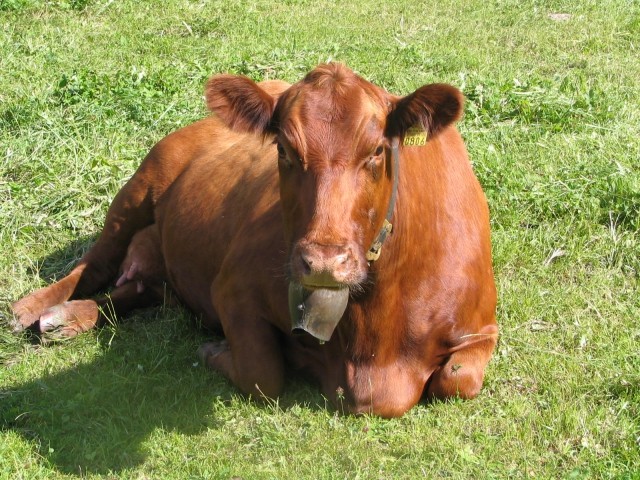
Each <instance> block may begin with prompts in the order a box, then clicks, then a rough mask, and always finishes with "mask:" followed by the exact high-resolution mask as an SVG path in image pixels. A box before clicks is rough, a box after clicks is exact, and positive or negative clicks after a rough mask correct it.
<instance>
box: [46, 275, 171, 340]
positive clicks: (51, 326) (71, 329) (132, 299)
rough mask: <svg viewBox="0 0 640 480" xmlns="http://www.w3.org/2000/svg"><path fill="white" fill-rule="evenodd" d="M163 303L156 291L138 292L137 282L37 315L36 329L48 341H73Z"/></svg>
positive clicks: (69, 302)
mask: <svg viewBox="0 0 640 480" xmlns="http://www.w3.org/2000/svg"><path fill="white" fill-rule="evenodd" d="M162 300H163V294H162V292H160V291H159V289H155V288H144V289H141V288H140V287H139V285H138V283H137V282H129V283H126V284H124V285H122V286H121V287H118V288H116V289H114V290H113V291H112V292H111V293H110V294H109V295H103V296H101V297H99V298H97V299H95V300H93V299H92V300H72V301H68V302H63V303H60V304H58V305H54V306H52V307H49V308H47V309H46V310H44V312H42V314H41V315H40V317H39V322H38V327H39V330H40V331H41V332H42V333H43V334H45V338H48V339H57V338H65V337H73V336H75V335H78V334H79V333H82V332H86V331H87V330H90V329H92V328H95V327H99V326H102V325H104V324H106V323H107V322H112V321H114V320H115V319H116V318H117V317H121V316H122V315H124V314H126V313H127V312H129V311H131V310H134V309H136V308H144V307H150V306H153V305H157V304H159V303H160V302H161V301H162Z"/></svg>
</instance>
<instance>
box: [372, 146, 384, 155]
mask: <svg viewBox="0 0 640 480" xmlns="http://www.w3.org/2000/svg"><path fill="white" fill-rule="evenodd" d="M382 152H384V147H383V146H382V145H379V146H378V148H376V151H375V152H373V156H374V157H379V156H380V155H382Z"/></svg>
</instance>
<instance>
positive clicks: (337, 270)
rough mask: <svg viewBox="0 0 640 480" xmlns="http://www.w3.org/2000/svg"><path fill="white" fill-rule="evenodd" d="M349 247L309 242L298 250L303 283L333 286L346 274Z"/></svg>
mask: <svg viewBox="0 0 640 480" xmlns="http://www.w3.org/2000/svg"><path fill="white" fill-rule="evenodd" d="M350 257H351V255H350V253H349V249H348V248H347V247H346V246H344V245H319V244H310V245H307V246H305V247H304V248H301V249H300V251H299V259H300V262H299V264H300V274H301V276H302V280H303V282H304V283H305V284H308V285H310V286H318V287H323V286H324V287H335V286H336V285H338V284H341V283H344V282H345V280H346V276H347V274H348V266H349V263H350V262H349V259H350Z"/></svg>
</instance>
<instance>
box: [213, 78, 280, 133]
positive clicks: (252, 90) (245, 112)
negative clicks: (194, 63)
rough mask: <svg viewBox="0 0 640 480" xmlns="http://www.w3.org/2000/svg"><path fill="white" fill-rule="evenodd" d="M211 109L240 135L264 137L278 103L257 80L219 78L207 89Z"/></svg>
mask: <svg viewBox="0 0 640 480" xmlns="http://www.w3.org/2000/svg"><path fill="white" fill-rule="evenodd" d="M205 98H206V100H207V107H209V110H211V111H212V112H213V113H215V114H216V115H217V116H218V117H220V119H222V121H223V122H224V123H226V124H227V126H228V127H229V128H230V129H232V130H236V131H239V132H252V133H263V132H264V131H265V130H266V129H267V126H268V125H269V121H270V120H271V115H272V114H273V109H274V108H275V105H276V99H275V98H274V97H272V96H271V95H269V94H268V93H267V92H265V91H264V90H263V89H262V88H260V87H259V86H258V85H257V84H256V83H255V82H254V81H253V80H251V79H249V78H247V77H243V76H239V75H215V76H213V77H211V78H210V79H209V81H208V82H207V86H206V87H205Z"/></svg>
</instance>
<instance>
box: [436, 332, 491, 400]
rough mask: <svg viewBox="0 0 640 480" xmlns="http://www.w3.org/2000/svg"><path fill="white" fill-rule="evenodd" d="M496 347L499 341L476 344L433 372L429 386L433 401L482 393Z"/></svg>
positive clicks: (470, 396) (463, 397) (460, 351)
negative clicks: (490, 360)
mask: <svg viewBox="0 0 640 480" xmlns="http://www.w3.org/2000/svg"><path fill="white" fill-rule="evenodd" d="M494 346H495V337H493V336H492V337H491V338H489V339H487V340H485V341H482V342H479V343H476V344H474V345H472V346H470V347H467V348H465V349H463V350H459V351H457V352H455V353H453V354H451V355H450V356H449V358H448V359H447V361H446V362H445V363H444V364H443V365H441V366H440V367H439V368H438V369H437V370H436V371H435V372H433V374H432V376H431V378H430V380H429V383H428V384H427V397H429V398H439V399H446V398H462V399H471V398H474V397H476V396H477V395H478V394H479V393H480V390H481V389H482V384H483V382H484V371H485V367H486V366H487V363H488V362H489V359H490V358H491V354H492V353H493V349H494Z"/></svg>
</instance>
